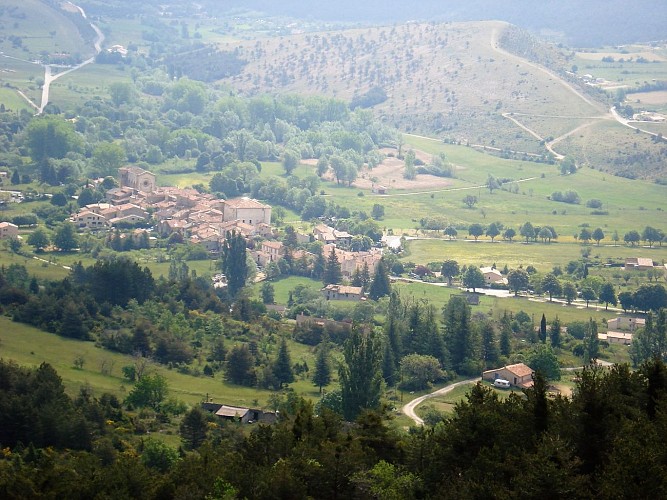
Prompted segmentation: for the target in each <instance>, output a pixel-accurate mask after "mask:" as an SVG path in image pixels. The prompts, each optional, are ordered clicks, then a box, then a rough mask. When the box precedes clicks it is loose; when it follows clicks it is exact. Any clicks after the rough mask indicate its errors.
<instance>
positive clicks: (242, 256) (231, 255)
mask: <svg viewBox="0 0 667 500" xmlns="http://www.w3.org/2000/svg"><path fill="white" fill-rule="evenodd" d="M221 268H222V272H223V274H224V275H225V276H226V277H227V287H228V290H229V294H230V295H231V296H232V297H235V296H236V294H237V293H238V292H239V291H240V290H241V289H242V288H243V287H244V286H245V282H246V280H247V279H248V263H247V262H246V244H245V239H243V236H241V233H237V232H236V231H232V232H231V233H227V236H226V237H225V242H224V244H223V246H222V262H221Z"/></svg>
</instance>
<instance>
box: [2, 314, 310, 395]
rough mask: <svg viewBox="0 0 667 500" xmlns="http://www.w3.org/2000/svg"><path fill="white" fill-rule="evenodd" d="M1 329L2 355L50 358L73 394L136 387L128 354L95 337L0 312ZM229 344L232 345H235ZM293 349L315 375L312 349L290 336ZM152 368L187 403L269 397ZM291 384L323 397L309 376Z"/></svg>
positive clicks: (35, 360)
mask: <svg viewBox="0 0 667 500" xmlns="http://www.w3.org/2000/svg"><path fill="white" fill-rule="evenodd" d="M0 332H2V333H0V356H1V357H2V358H4V359H12V360H14V361H16V362H17V363H19V364H21V365H26V366H38V365H39V364H40V363H42V362H47V363H50V364H51V365H53V366H54V368H55V369H56V370H57V371H58V373H59V375H60V376H61V377H62V379H63V383H64V384H65V387H66V389H67V391H68V392H69V393H70V394H76V393H77V392H78V390H79V388H80V387H82V386H83V385H90V386H91V387H92V388H93V391H94V392H95V394H98V395H99V394H101V393H102V392H111V393H113V394H116V395H117V396H119V397H121V398H122V397H124V396H125V395H126V394H127V392H129V391H130V390H131V389H132V385H131V384H130V383H128V382H127V381H126V380H125V379H124V378H123V377H122V372H121V369H122V367H123V366H126V365H130V364H132V362H133V360H132V358H131V357H130V356H125V355H122V354H118V353H113V352H110V351H107V350H104V349H101V348H99V347H97V346H96V345H95V344H94V343H92V342H82V341H78V340H72V339H66V338H63V337H59V336H57V335H54V334H50V333H46V332H42V331H40V330H37V329H35V328H32V327H30V326H27V325H23V324H21V323H14V322H12V321H11V320H10V319H8V318H6V317H0ZM228 347H231V344H229V346H228ZM289 348H290V353H291V358H292V362H293V363H297V362H299V363H303V362H306V363H307V364H308V367H309V368H310V370H311V372H310V373H311V374H312V370H313V369H314V367H315V358H314V354H313V352H312V349H310V348H309V347H308V346H304V345H302V344H297V343H295V342H291V341H290V342H289ZM78 356H81V357H83V359H84V361H85V362H84V365H83V368H82V369H77V368H75V367H74V360H75V358H77V357H78ZM196 363H197V362H195V365H196ZM103 367H104V368H105V369H106V370H107V371H106V373H103V371H104V370H103ZM200 368H201V367H200ZM150 369H151V370H153V371H155V372H157V373H160V374H161V375H164V376H165V377H166V378H167V381H168V384H169V388H170V395H171V396H173V397H176V398H177V399H180V400H183V401H185V402H186V403H188V404H196V403H198V402H200V401H202V400H203V399H204V398H205V397H206V395H208V396H209V397H210V398H212V399H213V400H215V401H224V402H225V403H227V404H232V405H234V404H235V405H247V406H255V405H258V404H259V405H263V404H266V401H267V398H268V397H269V396H270V395H271V394H272V392H270V391H266V390H261V389H256V388H248V387H240V386H234V385H230V384H227V383H226V382H223V381H221V380H220V374H217V375H216V377H215V378H211V377H195V376H191V375H185V374H181V373H178V372H176V371H174V370H168V369H167V368H165V367H164V366H162V365H157V364H154V365H152V366H151V368H150ZM291 387H293V388H294V389H295V390H296V391H297V393H299V394H300V395H303V396H304V397H307V398H309V399H315V398H318V397H319V391H318V389H317V388H316V387H315V386H313V384H312V383H311V382H310V380H307V379H304V378H300V379H298V380H297V381H295V382H294V383H293V384H292V385H291Z"/></svg>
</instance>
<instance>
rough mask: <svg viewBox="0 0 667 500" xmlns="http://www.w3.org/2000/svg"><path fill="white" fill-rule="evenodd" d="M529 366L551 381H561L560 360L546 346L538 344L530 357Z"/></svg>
mask: <svg viewBox="0 0 667 500" xmlns="http://www.w3.org/2000/svg"><path fill="white" fill-rule="evenodd" d="M527 362H528V366H530V367H531V368H532V369H533V370H535V371H539V372H541V373H542V374H543V375H544V377H546V378H547V379H549V380H560V364H559V363H558V358H557V357H556V355H555V354H554V352H553V349H551V347H550V346H548V345H546V344H538V345H536V346H535V347H534V348H533V352H532V353H531V354H529V355H528V360H527Z"/></svg>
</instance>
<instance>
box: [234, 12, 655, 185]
mask: <svg viewBox="0 0 667 500" xmlns="http://www.w3.org/2000/svg"><path fill="white" fill-rule="evenodd" d="M221 46H222V48H223V50H232V49H235V50H237V52H238V54H239V57H240V58H241V59H243V60H245V61H247V62H248V64H247V65H246V66H245V67H244V68H243V70H242V71H241V73H240V74H239V75H238V76H236V77H233V78H229V79H227V80H224V81H225V82H227V83H229V84H231V85H232V86H234V87H235V88H237V89H240V90H241V91H243V92H244V93H247V94H250V95H253V94H262V93H276V92H278V93H305V94H325V95H330V96H335V97H337V98H341V99H344V100H347V101H350V102H352V103H353V105H355V104H357V105H360V106H362V107H372V108H373V110H374V112H375V113H376V115H378V116H380V117H381V118H382V119H383V121H384V122H385V123H388V124H390V125H393V126H396V127H397V128H399V129H401V130H404V131H408V132H413V133H417V134H424V135H436V136H437V137H440V138H442V139H443V140H445V141H447V142H454V143H461V144H471V145H480V146H484V147H487V148H489V149H490V150H493V149H495V150H496V151H497V152H498V153H501V154H503V155H504V156H513V157H515V158H525V159H529V158H530V159H533V160H534V159H538V158H539V157H542V158H543V159H544V158H546V156H548V155H553V156H555V157H556V158H560V157H561V156H563V155H569V156H572V157H574V158H575V159H576V160H577V162H578V163H580V164H585V165H588V166H591V167H593V168H597V169H601V170H605V171H610V172H613V173H620V174H621V175H624V176H627V177H642V178H660V177H664V176H665V163H664V157H665V154H666V151H665V148H664V143H662V142H660V141H656V140H655V138H651V137H650V136H649V135H643V134H642V135H639V136H638V135H637V134H636V133H634V131H633V130H631V129H629V128H626V127H624V126H623V125H621V124H619V123H617V122H616V121H615V120H614V117H613V116H612V115H611V114H610V113H609V107H610V106H611V100H610V97H609V96H608V95H607V94H605V93H603V92H600V91H599V90H597V89H596V88H594V87H591V86H587V85H584V84H583V81H582V80H581V79H580V78H577V77H576V76H575V75H573V74H572V73H569V74H568V73H567V72H566V69H569V68H570V66H571V65H572V62H571V61H572V57H573V53H571V52H569V51H567V50H565V49H561V48H558V47H556V46H553V45H550V44H546V43H544V42H542V41H540V40H538V39H536V38H535V37H533V36H532V35H530V34H528V33H527V32H525V31H523V30H520V29H518V28H516V27H514V26H511V25H508V24H506V23H502V22H479V23H448V24H433V23H430V24H417V23H408V24H404V25H397V26H392V27H374V28H358V29H353V30H343V31H334V32H322V33H303V34H295V35H291V36H284V37H276V38H261V39H256V40H252V41H241V42H238V41H234V42H227V43H223V44H221ZM610 139H612V140H613V142H614V144H615V145H616V147H615V148H614V149H610V148H609V147H608V144H609V140H610Z"/></svg>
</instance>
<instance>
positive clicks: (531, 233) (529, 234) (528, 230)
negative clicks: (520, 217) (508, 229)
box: [519, 222, 535, 243]
mask: <svg viewBox="0 0 667 500" xmlns="http://www.w3.org/2000/svg"><path fill="white" fill-rule="evenodd" d="M519 234H521V236H523V237H524V238H526V243H528V241H530V240H532V239H533V238H534V237H535V229H534V228H533V225H532V224H531V223H530V222H526V223H525V224H524V225H523V226H521V227H520V228H519Z"/></svg>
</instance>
